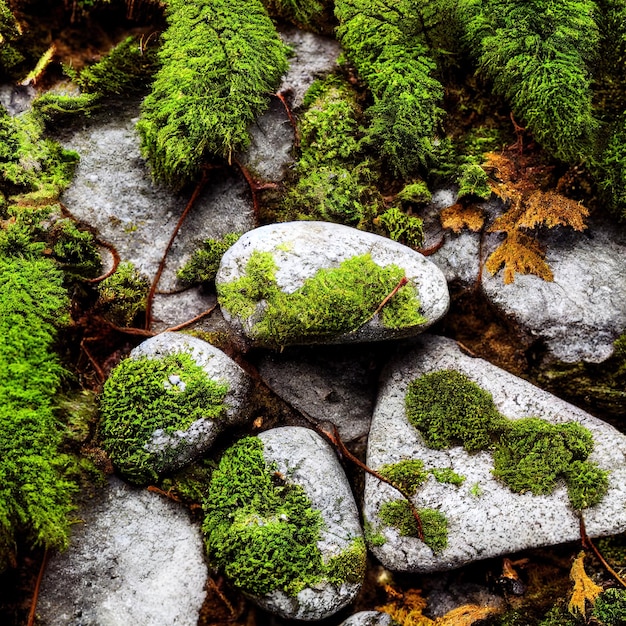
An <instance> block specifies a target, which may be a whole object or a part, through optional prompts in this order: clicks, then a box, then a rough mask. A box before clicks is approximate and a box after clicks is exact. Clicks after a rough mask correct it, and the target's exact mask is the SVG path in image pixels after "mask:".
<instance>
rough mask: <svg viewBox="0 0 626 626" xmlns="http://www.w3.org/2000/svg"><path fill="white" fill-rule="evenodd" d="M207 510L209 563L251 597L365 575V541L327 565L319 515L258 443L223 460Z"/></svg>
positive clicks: (243, 445) (242, 444)
mask: <svg viewBox="0 0 626 626" xmlns="http://www.w3.org/2000/svg"><path fill="white" fill-rule="evenodd" d="M204 509H205V512H206V517H205V520H204V524H203V530H204V533H205V541H206V547H207V552H208V555H209V560H210V561H211V563H212V564H213V565H214V566H216V567H218V568H220V569H221V570H223V571H224V573H225V574H226V575H227V576H228V578H229V579H230V580H231V581H232V583H233V584H234V585H235V586H236V587H238V588H239V589H241V590H242V591H245V592H246V593H249V594H252V595H256V596H263V595H265V594H268V593H270V592H272V591H275V590H281V591H284V592H285V593H287V594H289V595H292V596H294V595H296V594H298V592H300V591H301V590H302V589H304V588H305V587H307V586H313V585H316V584H318V583H323V582H329V583H331V584H335V585H340V584H341V583H342V582H345V581H350V580H356V578H357V577H360V575H361V574H362V573H363V571H364V567H365V546H364V544H363V542H362V540H360V539H355V540H354V541H353V542H352V543H351V544H350V545H349V546H348V547H347V548H346V549H345V550H344V551H343V552H341V553H340V554H339V555H336V556H333V557H330V558H329V559H328V561H327V562H324V559H323V557H322V553H321V552H320V550H319V548H318V545H317V542H318V541H319V539H320V531H321V529H322V527H323V524H324V522H323V520H322V516H321V513H320V512H319V511H318V510H316V509H313V508H312V507H311V501H310V500H309V498H308V496H307V495H306V493H305V491H304V489H303V488H302V487H301V486H299V485H296V484H292V483H289V482H288V481H285V479H284V478H283V477H282V476H281V475H280V474H278V473H277V472H276V470H275V467H274V466H273V465H270V464H268V463H267V462H266V461H265V458H264V456H263V443H262V442H261V440H260V439H258V438H256V437H246V438H245V439H242V440H241V441H239V442H238V443H237V444H235V445H234V446H232V447H231V448H229V449H228V450H227V451H226V452H225V453H224V455H223V457H222V459H221V461H220V464H219V467H218V468H217V470H215V472H214V473H213V476H212V479H211V485H210V490H209V496H208V498H207V500H206V502H205V505H204Z"/></svg>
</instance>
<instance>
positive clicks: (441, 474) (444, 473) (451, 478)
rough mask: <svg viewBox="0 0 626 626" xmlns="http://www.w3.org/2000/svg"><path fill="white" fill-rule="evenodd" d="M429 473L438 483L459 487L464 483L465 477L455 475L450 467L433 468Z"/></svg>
mask: <svg viewBox="0 0 626 626" xmlns="http://www.w3.org/2000/svg"><path fill="white" fill-rule="evenodd" d="M429 471H430V473H431V474H432V475H433V476H434V477H435V479H436V480H437V481H438V482H440V483H448V484H450V485H455V486H456V487H460V486H461V485H462V484H463V483H464V482H465V476H462V475H461V474H457V473H456V472H455V471H454V470H453V469H452V468H450V467H434V468H433V469H431V470H429Z"/></svg>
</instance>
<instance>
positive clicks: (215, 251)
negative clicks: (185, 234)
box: [176, 233, 241, 285]
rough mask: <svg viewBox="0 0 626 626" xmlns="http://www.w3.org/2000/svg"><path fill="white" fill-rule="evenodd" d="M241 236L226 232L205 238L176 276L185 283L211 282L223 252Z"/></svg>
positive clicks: (213, 279)
mask: <svg viewBox="0 0 626 626" xmlns="http://www.w3.org/2000/svg"><path fill="white" fill-rule="evenodd" d="M239 237H241V233H227V234H226V235H224V236H223V237H221V238H220V239H205V241H204V242H203V243H202V248H200V249H199V250H196V251H195V252H194V253H193V255H192V256H191V258H190V259H189V261H187V263H185V265H184V266H183V267H181V268H180V269H179V270H178V271H177V272H176V276H177V277H178V279H179V280H180V281H182V282H183V283H185V284H186V285H195V284H198V283H208V284H212V283H214V282H215V275H216V274H217V270H218V269H219V266H220V261H221V260H222V257H223V256H224V253H225V252H226V250H228V248H230V247H231V246H232V245H233V244H234V243H235V242H236V241H237V240H238V239H239Z"/></svg>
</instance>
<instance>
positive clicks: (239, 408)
mask: <svg viewBox="0 0 626 626" xmlns="http://www.w3.org/2000/svg"><path fill="white" fill-rule="evenodd" d="M178 353H187V354H189V355H190V356H191V357H192V359H193V361H194V362H195V363H196V365H198V366H200V367H201V368H202V369H203V370H204V371H205V372H206V374H207V376H208V378H209V379H211V380H213V381H215V382H218V383H225V384H226V385H227V391H226V394H225V396H224V399H223V404H224V406H225V409H224V412H223V414H222V415H221V416H220V417H218V418H215V419H210V418H204V417H202V418H200V419H197V420H195V421H194V422H192V423H191V425H189V426H188V427H187V428H185V429H180V430H175V431H173V432H169V431H168V432H166V430H165V429H164V428H156V429H155V430H154V432H153V433H152V435H151V437H150V438H149V439H148V440H147V441H145V442H142V441H137V444H136V445H137V446H139V447H141V448H143V450H145V451H146V452H147V453H148V454H149V457H150V465H151V467H152V468H153V469H154V471H155V472H156V473H157V474H160V473H162V472H166V471H172V470H175V469H179V468H180V467H183V466H184V465H187V464H188V463H190V462H192V461H193V460H194V459H196V458H198V457H199V456H200V455H202V454H203V453H204V452H206V451H207V450H208V449H209V448H210V447H211V446H212V445H213V442H214V441H215V439H216V437H217V436H218V434H219V433H220V432H222V431H223V430H224V429H225V428H226V427H228V426H231V425H233V424H236V423H240V422H242V421H244V420H245V419H246V417H247V416H248V413H249V410H248V409H249V407H248V405H247V399H248V395H249V392H250V389H251V380H250V377H249V376H248V375H247V374H246V373H245V372H244V371H243V370H242V369H241V367H239V365H237V364H236V363H235V362H234V361H233V360H232V359H231V358H230V357H228V356H227V355H226V354H224V353H223V352H222V351H221V350H219V349H218V348H216V347H214V346H212V345H211V344H209V343H207V342H206V341H203V340H201V339H198V338H197V337H192V336H191V335H186V334H183V333H173V332H167V333H161V334H159V335H156V336H154V337H151V338H150V339H147V340H146V341H144V342H143V343H141V344H140V345H138V346H137V347H136V348H135V349H134V350H132V352H131V353H130V357H129V358H131V359H138V358H140V357H148V358H150V359H160V358H163V357H165V356H167V355H171V354H178ZM176 384H178V386H179V388H181V389H184V382H183V383H182V385H181V383H177V381H174V382H172V380H171V377H170V380H169V381H164V393H165V392H166V388H170V387H172V386H174V385H176ZM137 412H138V413H139V414H140V412H141V406H137Z"/></svg>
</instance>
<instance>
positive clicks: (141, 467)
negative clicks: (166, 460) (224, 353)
mask: <svg viewBox="0 0 626 626" xmlns="http://www.w3.org/2000/svg"><path fill="white" fill-rule="evenodd" d="M227 391H228V385H226V384H224V383H218V382H216V381H214V380H212V379H211V378H209V377H208V375H207V373H206V372H205V371H204V370H203V369H202V368H201V367H200V366H199V365H197V364H196V363H195V361H194V360H193V359H192V357H191V356H190V355H189V354H186V353H178V354H170V355H167V356H165V357H163V358H159V359H152V358H147V357H141V358H138V359H126V360H124V361H122V362H121V363H120V364H119V365H118V366H117V367H116V368H115V370H113V372H112V373H111V376H110V377H109V378H108V380H107V381H106V383H105V385H104V388H103V391H102V396H101V398H100V412H101V415H102V420H101V423H100V439H101V442H102V446H103V447H104V449H105V450H106V451H107V452H108V453H109V455H110V456H111V460H112V461H113V463H114V464H115V465H116V467H117V468H119V470H120V471H121V472H122V473H123V474H124V476H126V477H127V478H128V479H129V480H131V481H132V482H136V483H146V482H150V481H152V480H155V479H156V478H157V471H156V470H155V468H154V465H155V463H154V457H153V455H152V454H151V453H150V452H148V451H147V450H146V449H145V445H146V444H147V443H148V442H149V441H150V438H151V436H152V434H153V433H154V431H155V430H157V429H163V430H164V431H165V432H167V433H173V432H175V431H177V430H185V429H186V428H188V427H189V426H190V425H191V424H192V423H193V422H195V421H196V420H199V419H202V418H205V419H215V418H218V417H220V416H221V415H222V413H223V411H224V409H225V406H224V404H223V400H224V396H225V395H226V392H227Z"/></svg>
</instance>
